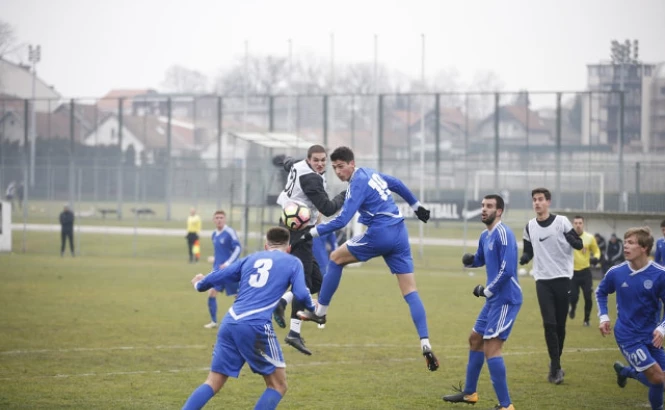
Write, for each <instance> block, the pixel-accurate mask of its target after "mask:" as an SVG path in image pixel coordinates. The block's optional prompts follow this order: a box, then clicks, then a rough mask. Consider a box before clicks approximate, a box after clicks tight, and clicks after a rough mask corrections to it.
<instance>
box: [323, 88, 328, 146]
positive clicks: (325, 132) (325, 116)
mask: <svg viewBox="0 0 665 410" xmlns="http://www.w3.org/2000/svg"><path fill="white" fill-rule="evenodd" d="M323 146H324V147H325V148H326V149H328V96H327V95H324V96H323Z"/></svg>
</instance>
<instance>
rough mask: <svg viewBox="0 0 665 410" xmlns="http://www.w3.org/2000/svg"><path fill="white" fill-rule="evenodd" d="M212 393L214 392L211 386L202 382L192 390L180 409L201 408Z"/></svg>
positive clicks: (195, 409) (191, 409)
mask: <svg viewBox="0 0 665 410" xmlns="http://www.w3.org/2000/svg"><path fill="white" fill-rule="evenodd" d="M214 395H215V392H214V391H213V390H212V387H210V385H207V384H205V383H204V384H202V385H200V386H199V387H198V388H197V389H196V390H194V391H193V392H192V394H191V396H189V398H188V399H187V401H186V402H185V405H184V406H182V410H198V409H201V408H203V406H205V405H206V403H207V402H208V400H210V399H212V396H214Z"/></svg>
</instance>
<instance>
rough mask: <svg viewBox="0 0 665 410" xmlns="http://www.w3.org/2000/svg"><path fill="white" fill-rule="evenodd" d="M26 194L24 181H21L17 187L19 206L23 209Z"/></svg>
mask: <svg viewBox="0 0 665 410" xmlns="http://www.w3.org/2000/svg"><path fill="white" fill-rule="evenodd" d="M24 195H25V189H24V187H23V182H19V183H18V186H17V187H16V199H17V200H18V206H19V208H21V209H23V196H24Z"/></svg>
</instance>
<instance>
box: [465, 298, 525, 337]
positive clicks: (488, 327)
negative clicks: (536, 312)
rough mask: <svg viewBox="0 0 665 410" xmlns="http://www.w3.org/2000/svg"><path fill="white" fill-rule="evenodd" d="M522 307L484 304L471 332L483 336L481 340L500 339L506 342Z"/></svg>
mask: <svg viewBox="0 0 665 410" xmlns="http://www.w3.org/2000/svg"><path fill="white" fill-rule="evenodd" d="M521 307H522V305H521V304H519V305H511V304H507V303H506V304H498V303H497V304H494V303H487V302H485V306H483V308H482V310H481V311H480V313H479V314H478V318H477V319H476V323H475V324H474V325H473V331H474V332H476V333H479V334H481V335H483V339H486V340H487V339H495V338H498V339H501V340H503V341H506V340H507V339H508V335H510V332H511V331H512V330H513V325H514V324H515V319H516V318H517V314H518V313H519V311H520V308H521Z"/></svg>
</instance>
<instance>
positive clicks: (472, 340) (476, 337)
mask: <svg viewBox="0 0 665 410" xmlns="http://www.w3.org/2000/svg"><path fill="white" fill-rule="evenodd" d="M469 349H471V350H476V351H482V350H483V335H481V334H480V333H478V332H474V331H472V332H471V334H470V335H469Z"/></svg>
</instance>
